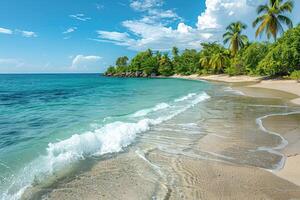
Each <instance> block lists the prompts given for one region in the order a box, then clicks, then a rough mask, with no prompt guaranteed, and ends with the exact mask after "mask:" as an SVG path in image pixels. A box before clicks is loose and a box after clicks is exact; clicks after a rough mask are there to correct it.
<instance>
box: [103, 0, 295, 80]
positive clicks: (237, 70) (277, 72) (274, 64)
mask: <svg viewBox="0 0 300 200" xmlns="http://www.w3.org/2000/svg"><path fill="white" fill-rule="evenodd" d="M274 1H276V0H274ZM201 46H202V49H201V51H197V50H195V49H186V50H184V51H183V52H182V53H179V50H178V49H177V48H176V47H174V48H173V49H172V58H170V57H169V56H168V54H167V53H164V54H163V55H162V53H161V52H159V51H157V52H155V53H153V52H152V51H151V50H150V49H148V50H146V51H143V52H139V53H137V54H136V56H134V57H133V58H132V59H131V61H130V63H129V64H128V60H129V59H128V58H127V57H126V56H123V57H119V58H118V59H117V61H116V66H115V67H109V68H108V69H107V71H106V74H107V75H113V76H151V75H152V74H155V75H162V76H171V75H173V74H181V75H190V74H202V75H203V74H219V73H227V74H229V75H242V74H248V75H268V76H289V75H291V76H290V77H298V76H299V71H300V26H298V27H296V28H293V29H290V30H289V31H287V32H286V33H285V34H284V36H283V37H281V38H280V39H279V40H278V41H276V42H274V43H273V44H269V43H261V42H255V43H252V44H249V43H247V44H243V45H241V44H239V48H238V51H236V52H235V53H234V54H233V53H232V49H231V50H229V49H226V48H225V47H224V46H222V45H220V44H218V43H215V42H214V43H202V44H201ZM294 71H295V72H294ZM292 72H293V73H292ZM291 73H292V74H291Z"/></svg>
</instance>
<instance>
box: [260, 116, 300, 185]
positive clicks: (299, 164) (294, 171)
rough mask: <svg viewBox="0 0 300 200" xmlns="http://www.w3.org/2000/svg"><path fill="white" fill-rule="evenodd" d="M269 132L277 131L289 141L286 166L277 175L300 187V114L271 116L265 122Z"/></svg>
mask: <svg viewBox="0 0 300 200" xmlns="http://www.w3.org/2000/svg"><path fill="white" fill-rule="evenodd" d="M264 124H265V127H266V128H268V130H271V131H274V132H275V131H276V132H277V133H279V134H281V135H282V136H283V137H284V138H285V139H286V140H287V141H288V143H289V144H288V146H287V147H286V148H285V149H284V150H283V152H284V154H285V155H286V157H287V158H286V159H287V160H286V164H285V166H284V168H283V169H282V170H281V171H278V172H275V174H276V175H278V176H279V177H282V178H284V179H286V180H289V181H291V182H293V183H295V184H297V185H299V186H300V170H299V169H300V113H299V114H290V115H278V116H271V117H269V118H267V119H265V120H264Z"/></svg>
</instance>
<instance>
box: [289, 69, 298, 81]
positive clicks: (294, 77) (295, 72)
mask: <svg viewBox="0 0 300 200" xmlns="http://www.w3.org/2000/svg"><path fill="white" fill-rule="evenodd" d="M290 78H291V79H293V80H297V81H298V82H300V70H297V71H293V72H292V73H291V75H290Z"/></svg>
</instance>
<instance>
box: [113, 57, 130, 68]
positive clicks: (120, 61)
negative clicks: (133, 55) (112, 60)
mask: <svg viewBox="0 0 300 200" xmlns="http://www.w3.org/2000/svg"><path fill="white" fill-rule="evenodd" d="M128 60H129V59H128V57H127V56H122V57H119V58H118V59H117V60H116V66H119V67H120V66H127V65H128V63H127V62H128Z"/></svg>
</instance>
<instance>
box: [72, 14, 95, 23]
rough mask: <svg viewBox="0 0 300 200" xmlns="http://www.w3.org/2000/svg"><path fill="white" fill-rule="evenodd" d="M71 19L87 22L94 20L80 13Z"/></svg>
mask: <svg viewBox="0 0 300 200" xmlns="http://www.w3.org/2000/svg"><path fill="white" fill-rule="evenodd" d="M69 17H71V18H73V19H77V20H80V21H87V20H90V19H92V18H90V17H86V16H85V15H84V14H82V13H79V14H74V15H69Z"/></svg>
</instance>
